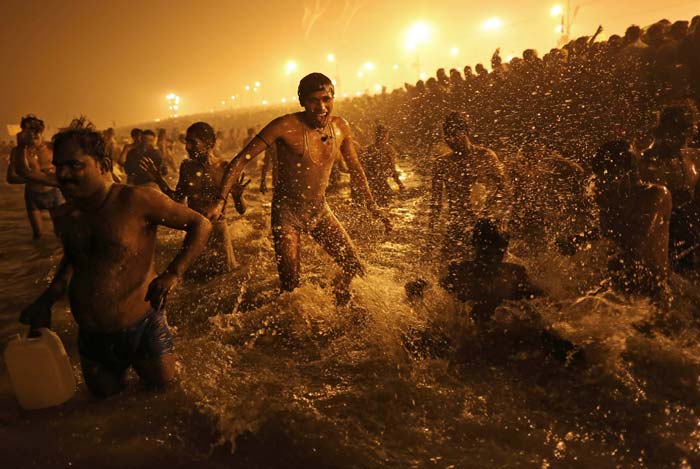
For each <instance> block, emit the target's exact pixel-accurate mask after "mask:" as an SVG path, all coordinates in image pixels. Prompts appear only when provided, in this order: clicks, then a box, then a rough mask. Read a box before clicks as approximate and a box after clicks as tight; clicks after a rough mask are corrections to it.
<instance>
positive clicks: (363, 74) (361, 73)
mask: <svg viewBox="0 0 700 469" xmlns="http://www.w3.org/2000/svg"><path fill="white" fill-rule="evenodd" d="M364 76H365V72H363V71H362V70H360V71H359V72H357V78H362V77H364Z"/></svg>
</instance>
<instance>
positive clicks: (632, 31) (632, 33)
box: [625, 24, 642, 42]
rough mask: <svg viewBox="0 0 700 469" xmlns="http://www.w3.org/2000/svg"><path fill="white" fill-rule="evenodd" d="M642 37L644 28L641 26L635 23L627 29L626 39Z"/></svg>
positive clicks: (633, 39)
mask: <svg viewBox="0 0 700 469" xmlns="http://www.w3.org/2000/svg"><path fill="white" fill-rule="evenodd" d="M640 37H642V28H640V27H639V26H637V25H636V24H633V25H632V26H630V27H629V28H627V30H626V31H625V40H626V41H628V42H630V41H636V40H638V39H639V38H640Z"/></svg>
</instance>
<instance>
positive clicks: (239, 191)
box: [231, 173, 264, 199]
mask: <svg viewBox="0 0 700 469" xmlns="http://www.w3.org/2000/svg"><path fill="white" fill-rule="evenodd" d="M244 179H245V173H241V177H239V178H238V181H236V183H235V184H234V185H233V187H232V188H231V195H232V196H233V198H234V199H239V198H240V197H241V196H242V195H243V191H244V190H245V188H246V187H247V186H248V184H250V179H248V180H247V181H246V182H243V180H244ZM260 185H261V186H262V182H261V183H260ZM263 194H264V192H263Z"/></svg>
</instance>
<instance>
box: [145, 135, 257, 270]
mask: <svg viewBox="0 0 700 469" xmlns="http://www.w3.org/2000/svg"><path fill="white" fill-rule="evenodd" d="M215 145H216V133H215V132H214V129H213V128H212V126H211V125H209V124H207V123H206V122H196V123H194V124H192V125H191V126H190V127H189V128H188V129H187V134H186V136H185V148H186V150H187V154H188V155H189V157H190V159H188V160H185V161H183V162H182V164H181V165H180V179H179V180H178V182H177V186H176V188H175V190H172V189H171V188H170V186H169V185H168V183H167V182H166V181H165V178H163V176H162V174H161V172H160V170H159V169H158V167H157V166H156V164H155V163H154V162H153V160H151V159H150V158H144V159H143V160H141V169H143V170H144V171H146V172H147V173H148V174H149V175H150V177H152V178H153V180H154V181H155V182H156V183H157V184H158V186H159V187H160V188H161V190H162V191H163V192H164V193H166V194H167V195H168V196H169V197H170V198H171V199H174V200H175V201H177V202H180V203H182V202H184V201H185V199H187V206H188V207H189V208H191V209H192V210H195V211H197V212H199V213H201V214H204V212H205V211H206V209H207V208H208V207H210V206H211V205H213V204H215V203H216V199H217V197H218V196H219V188H220V187H221V180H222V179H223V177H224V170H225V169H226V162H225V161H220V160H218V159H217V158H216V157H215V156H214V147H215ZM243 178H244V175H243V174H241V177H240V179H239V180H238V182H237V183H236V184H234V185H233V189H232V191H231V192H232V194H233V198H234V201H235V203H236V211H238V213H240V214H241V215H243V214H244V213H245V210H246V207H245V205H244V203H243V198H242V197H241V194H242V193H243V189H245V187H246V186H247V185H248V184H249V183H250V180H248V181H247V182H245V183H243ZM224 214H225V208H224V209H223V211H222V216H221V217H220V218H219V219H218V220H217V221H215V222H214V223H213V228H212V234H211V236H210V237H209V241H208V243H207V248H206V249H205V250H204V252H203V253H202V255H201V256H200V257H199V258H198V259H197V260H196V261H195V262H194V263H193V265H192V267H191V268H190V269H189V270H188V271H187V276H194V277H204V278H207V277H209V276H211V275H217V274H222V273H226V272H230V271H231V270H232V269H233V268H234V266H235V264H236V259H235V257H234V255H233V249H232V247H231V236H230V234H229V231H228V223H227V222H226V219H225V217H224V216H223V215H224Z"/></svg>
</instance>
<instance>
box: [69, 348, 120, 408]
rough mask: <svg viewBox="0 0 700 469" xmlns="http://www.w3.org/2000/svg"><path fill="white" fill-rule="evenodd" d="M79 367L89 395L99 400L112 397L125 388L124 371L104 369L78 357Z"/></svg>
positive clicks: (96, 363) (102, 366)
mask: <svg viewBox="0 0 700 469" xmlns="http://www.w3.org/2000/svg"><path fill="white" fill-rule="evenodd" d="M80 367H81V368H82V370H83V377H84V378H85V385H86V386H87V388H88V390H89V391H90V393H91V394H92V395H93V396H95V397H98V398H100V399H102V398H105V397H109V396H113V395H114V394H118V393H120V392H122V391H123V390H124V388H125V387H126V381H125V379H124V378H125V374H126V370H122V371H117V370H113V369H110V368H108V367H105V366H104V365H102V364H101V363H99V362H97V361H94V360H91V359H89V358H86V357H84V356H82V355H81V356H80Z"/></svg>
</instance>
